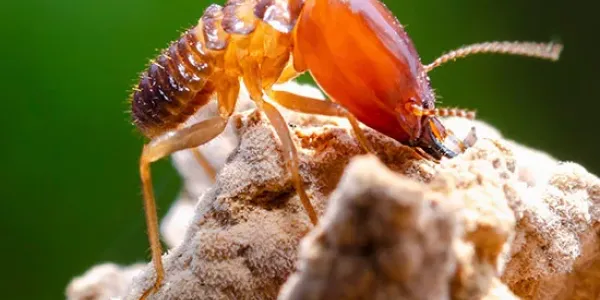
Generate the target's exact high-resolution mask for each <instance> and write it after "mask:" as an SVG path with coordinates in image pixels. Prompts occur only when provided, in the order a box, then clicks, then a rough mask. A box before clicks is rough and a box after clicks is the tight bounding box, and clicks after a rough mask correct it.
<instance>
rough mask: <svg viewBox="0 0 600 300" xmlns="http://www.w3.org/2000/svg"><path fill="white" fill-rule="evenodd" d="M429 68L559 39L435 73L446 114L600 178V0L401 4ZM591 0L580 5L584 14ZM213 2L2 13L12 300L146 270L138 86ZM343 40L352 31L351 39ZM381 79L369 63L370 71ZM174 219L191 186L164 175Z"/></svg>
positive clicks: (112, 0)
mask: <svg viewBox="0 0 600 300" xmlns="http://www.w3.org/2000/svg"><path fill="white" fill-rule="evenodd" d="M386 2H387V4H388V6H389V7H390V8H391V9H392V10H393V11H394V12H395V13H396V15H397V16H398V17H399V19H400V20H401V22H402V23H403V24H405V25H407V30H408V32H409V34H410V35H411V37H412V38H413V40H414V42H415V44H416V46H417V49H418V50H419V52H420V54H421V57H422V59H423V61H424V62H429V61H431V60H433V59H434V58H435V57H436V56H437V55H439V54H441V53H442V52H443V51H446V50H450V49H452V48H455V47H457V46H460V45H462V44H467V43H473V42H481V41H487V40H537V41H546V40H550V39H552V40H558V41H562V42H564V43H565V45H566V48H565V49H566V50H565V52H564V55H563V57H562V59H561V61H560V62H559V63H549V62H546V61H540V60H535V59H529V58H519V57H501V56H478V57H473V58H470V59H466V60H464V61H461V62H457V63H453V64H449V65H447V66H445V67H443V68H440V69H438V70H435V71H434V72H433V73H432V74H431V77H432V84H433V86H434V87H435V88H436V90H437V92H438V94H439V95H440V96H442V99H441V100H442V102H443V105H446V106H460V107H465V108H474V109H476V110H477V111H478V113H479V116H480V118H481V119H483V120H485V121H488V122H490V123H492V124H494V125H495V126H497V127H498V128H499V129H501V130H502V132H503V133H504V134H505V136H507V137H509V138H511V139H514V140H517V141H519V142H522V143H524V144H526V145H530V146H532V147H535V148H539V149H544V150H545V151H547V152H549V153H550V154H552V155H554V156H555V157H557V158H559V159H561V160H573V161H576V162H579V163H581V164H583V165H584V166H585V167H587V168H588V169H589V170H590V171H592V172H594V173H596V174H597V173H598V172H599V171H600V161H599V160H598V159H597V157H596V156H597V150H596V149H598V146H599V142H598V139H597V138H596V135H595V134H596V132H595V130H596V129H597V128H598V125H597V123H596V120H597V116H596V112H597V111H599V108H600V104H598V101H596V99H597V98H598V90H597V87H598V86H597V84H600V76H599V75H598V71H597V70H598V67H600V64H599V63H598V60H597V58H596V55H597V54H596V52H597V50H596V49H597V48H596V47H595V45H594V43H595V42H596V41H595V39H596V38H597V30H598V29H600V21H599V20H598V18H597V16H595V14H596V11H597V8H595V7H590V6H591V5H595V6H597V4H596V3H593V2H592V1H590V2H589V5H588V4H587V3H586V2H585V1H573V2H571V3H568V2H567V1H557V0H551V1H542V0H530V1H521V0H505V1H481V0H454V1H448V0H419V1H417V0H402V1H400V0H388V1H386ZM577 2H579V3H577ZM208 4H209V2H208V1H206V0H174V1H166V0H128V1H116V0H104V1H96V0H90V1H73V0H62V1H61V0H57V1H42V0H30V1H20V2H19V1H7V2H5V3H3V5H2V9H1V10H2V11H1V12H0V16H1V18H0V25H1V26H0V33H1V37H2V45H1V47H0V58H1V61H2V67H3V68H2V73H1V75H0V76H1V77H2V78H1V79H2V80H0V82H1V85H2V92H3V93H2V108H3V109H2V111H3V114H2V117H1V118H0V125H1V127H0V128H2V129H3V133H2V140H1V143H2V147H1V148H0V149H1V151H2V152H1V154H2V155H1V157H2V159H3V163H2V166H1V167H0V169H1V170H2V172H1V173H0V174H1V176H2V178H1V180H0V195H2V197H3V199H2V200H3V201H2V209H0V229H2V247H1V250H0V251H1V253H0V254H1V257H2V258H3V263H2V267H3V272H2V275H1V276H2V278H1V280H0V286H2V291H3V292H2V294H3V296H4V298H5V299H61V298H64V289H65V287H66V285H67V283H68V282H69V280H70V279H71V278H72V277H73V276H75V275H79V274H81V273H83V272H84V271H86V270H87V269H88V268H89V267H91V266H92V265H94V264H97V263H100V262H103V261H113V262H117V263H123V264H129V263H133V262H136V261H142V260H146V259H147V257H148V254H149V252H148V245H147V242H146V236H145V225H144V220H143V210H142V202H141V196H140V191H139V179H138V166H137V163H138V156H139V153H140V149H141V145H142V142H143V140H142V138H141V137H140V136H139V134H137V133H136V132H135V130H134V128H133V127H132V126H131V125H130V123H129V116H128V115H127V110H128V109H129V108H128V103H127V102H126V100H127V96H128V93H129V89H130V88H131V87H132V85H133V84H134V83H135V82H136V79H137V74H138V73H139V72H140V71H141V70H142V69H143V68H144V66H145V65H146V63H147V61H148V59H149V58H151V57H153V56H154V55H155V54H156V53H157V51H156V49H157V48H163V47H165V46H166V44H167V42H168V41H171V40H173V39H175V38H177V37H178V33H179V32H181V31H182V29H184V28H186V27H189V26H191V25H193V24H195V22H196V20H197V18H198V17H199V16H200V15H201V14H202V11H203V10H204V8H205V7H206V6H207V5H208ZM341 30H343V29H341ZM366 67H368V66H366ZM153 174H154V182H155V191H156V195H157V197H158V202H159V207H161V208H162V209H161V211H160V212H161V213H165V212H166V210H167V208H168V205H169V203H170V202H171V201H172V199H173V198H174V197H175V195H176V193H177V189H178V187H179V182H180V180H179V178H178V177H177V174H176V173H175V172H174V171H173V170H172V168H171V166H170V165H169V162H168V160H165V161H163V162H161V163H158V164H156V165H154V166H153Z"/></svg>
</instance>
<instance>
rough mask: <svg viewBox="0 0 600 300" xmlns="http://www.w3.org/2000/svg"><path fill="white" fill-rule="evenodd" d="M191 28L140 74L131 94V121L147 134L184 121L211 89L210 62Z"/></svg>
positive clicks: (152, 134) (156, 133) (175, 125)
mask: <svg viewBox="0 0 600 300" xmlns="http://www.w3.org/2000/svg"><path fill="white" fill-rule="evenodd" d="M194 32H195V30H194V29H191V30H189V31H187V32H186V33H184V34H183V35H182V37H181V38H180V39H179V40H178V41H176V42H174V43H172V44H171V45H170V46H169V48H167V49H166V50H164V51H163V52H162V53H161V54H160V55H159V57H158V58H157V59H156V61H153V62H152V63H151V65H150V67H149V68H148V70H146V71H145V72H144V73H143V74H142V76H141V80H140V83H139V84H138V86H137V88H136V89H135V91H134V93H133V96H132V103H131V110H132V117H133V122H134V123H135V124H136V126H137V127H138V128H139V129H140V130H141V131H142V133H144V134H145V135H146V136H148V137H153V136H156V135H159V134H161V133H163V132H165V131H167V130H170V129H173V128H175V127H177V125H179V124H181V123H183V122H184V121H185V120H186V119H187V118H189V116H191V115H193V114H194V113H195V112H196V110H197V109H198V108H199V107H201V106H202V105H204V104H206V102H208V100H209V99H210V96H211V95H212V93H213V92H214V86H213V84H212V83H210V81H209V77H210V75H211V73H212V68H213V63H212V61H211V57H209V56H208V55H206V54H203V53H206V52H205V51H204V50H203V47H204V46H203V45H202V44H201V43H200V42H199V41H198V40H197V38H196V36H195V34H194Z"/></svg>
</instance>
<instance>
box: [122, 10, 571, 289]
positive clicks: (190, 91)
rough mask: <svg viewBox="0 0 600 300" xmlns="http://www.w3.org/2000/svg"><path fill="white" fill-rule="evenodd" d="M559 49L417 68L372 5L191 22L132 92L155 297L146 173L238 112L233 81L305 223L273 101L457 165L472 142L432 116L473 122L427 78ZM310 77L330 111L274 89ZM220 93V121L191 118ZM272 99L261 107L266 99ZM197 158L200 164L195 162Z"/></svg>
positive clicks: (405, 40) (514, 47) (487, 46)
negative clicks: (279, 156)
mask: <svg viewBox="0 0 600 300" xmlns="http://www.w3.org/2000/svg"><path fill="white" fill-rule="evenodd" d="M561 50H562V45H560V44H555V43H529V42H489V43H481V44H473V45H469V46H464V47H461V48H458V49H457V50H454V51H451V52H449V53H447V54H444V55H442V56H441V57H440V58H438V59H436V60H435V61H434V62H433V63H431V64H429V65H423V64H422V63H421V60H420V57H419V55H418V54H417V51H416V49H415V47H414V45H413V43H412V41H411V39H410V38H409V37H408V35H407V33H406V32H405V30H404V28H403V26H402V25H401V24H400V22H399V21H398V20H397V19H396V17H395V16H394V15H393V14H392V13H391V12H390V11H389V10H388V9H387V8H386V7H385V5H384V4H383V3H382V2H380V1H378V0H229V1H227V3H226V4H225V6H224V7H221V6H219V5H216V4H213V5H210V6H209V7H208V8H207V9H206V10H205V12H204V14H203V16H202V17H201V18H200V20H199V22H198V24H197V25H196V26H194V27H193V28H191V29H189V30H188V31H186V32H184V33H183V34H182V35H181V37H180V38H179V39H178V40H177V41H175V42H172V43H171V45H170V46H169V47H168V48H167V49H166V50H164V51H163V52H162V53H161V54H160V55H159V56H158V58H157V59H156V60H154V61H152V62H151V64H150V66H149V68H148V69H147V70H146V71H145V72H144V73H143V74H142V76H141V80H140V82H139V84H138V85H137V87H136V88H135V89H134V92H133V94H132V97H131V99H132V102H131V105H132V117H133V123H134V124H135V125H136V126H137V127H138V128H139V130H140V131H141V132H142V133H143V134H144V135H145V136H146V137H148V138H149V139H150V141H149V142H148V143H147V144H146V145H145V146H144V148H143V151H142V154H141V159H140V174H141V180H142V186H143V197H144V204H145V214H146V222H147V225H148V236H149V241H150V245H151V249H152V261H153V263H154V268H155V270H156V278H155V283H154V285H153V286H152V287H151V288H149V289H148V290H146V291H145V292H144V293H143V295H142V296H141V299H145V298H146V297H147V296H148V295H150V294H151V293H153V292H154V291H156V290H158V289H159V287H160V286H161V283H162V281H163V278H164V269H163V265H162V262H161V253H162V249H161V245H160V241H159V232H158V221H157V216H156V208H155V200H154V195H153V190H152V183H151V176H150V164H151V163H152V162H154V161H157V160H159V159H161V158H164V157H166V156H168V155H170V154H171V153H173V152H176V151H179V150H184V149H195V148H196V147H198V146H200V145H202V144H204V143H206V142H208V141H210V140H212V139H213V138H215V137H216V136H218V135H219V134H220V133H221V132H222V131H223V130H224V128H225V126H226V125H227V122H228V120H229V118H230V116H231V115H232V113H233V112H234V107H235V104H236V101H237V98H238V92H239V90H240V81H241V80H242V81H243V83H244V85H245V86H246V87H247V89H248V91H249V95H250V98H251V99H252V100H253V101H254V103H255V104H256V107H257V109H258V110H260V111H261V112H262V113H264V115H265V116H266V117H267V119H268V120H269V122H270V123H271V125H272V126H273V128H274V130H275V133H276V135H277V136H278V139H279V141H280V142H281V147H282V149H283V154H284V159H285V161H286V164H287V167H288V168H289V171H290V173H291V177H292V181H293V184H294V188H295V190H296V193H297V194H298V196H299V198H300V200H301V202H302V205H303V206H304V209H305V210H306V212H307V214H308V217H309V218H310V221H311V222H312V223H313V224H316V223H317V214H316V213H315V210H314V209H313V207H312V205H311V203H310V201H309V197H308V196H307V194H306V192H305V190H304V187H303V181H302V178H301V176H300V172H299V168H298V164H299V163H298V155H297V150H296V147H295V145H294V142H293V140H292V138H291V137H290V132H289V129H288V127H287V124H286V122H285V120H284V119H283V117H282V115H281V114H280V113H279V111H278V110H277V108H276V107H275V106H274V105H273V104H272V103H277V104H279V105H281V106H282V107H284V108H287V109H290V110H294V111H297V112H301V113H310V114H319V115H327V116H337V117H343V118H347V119H348V120H349V121H350V124H351V126H352V129H353V133H354V135H355V137H356V138H357V140H358V142H359V144H360V145H361V147H362V148H363V149H364V150H365V151H370V145H369V143H368V141H367V140H366V139H365V136H364V134H363V132H362V130H361V127H360V126H359V121H360V122H362V123H363V124H364V125H366V126H368V127H371V128H373V129H375V130H377V131H379V132H381V133H382V134H385V135H387V136H389V137H391V138H393V139H395V140H397V141H399V142H401V143H404V144H407V145H410V146H413V147H415V148H416V149H420V150H421V152H423V153H424V154H426V155H428V156H430V158H432V159H434V160H437V159H441V158H443V157H448V158H451V157H454V156H456V155H458V154H460V153H461V152H463V151H464V150H465V149H466V148H467V147H468V146H469V144H470V142H466V141H461V140H459V139H458V138H457V137H455V136H454V134H452V133H451V132H450V131H449V130H447V129H446V128H444V126H443V124H442V123H441V121H440V120H439V119H438V117H439V116H445V115H459V116H463V117H467V118H473V117H474V114H473V113H470V112H467V111H464V110H448V109H436V108H435V106H434V103H435V96H434V92H433V90H432V88H431V86H430V81H429V77H428V75H427V74H428V72H429V71H431V70H433V69H434V68H436V67H438V66H440V65H442V64H444V63H445V62H448V61H451V60H454V59H457V58H461V57H465V56H469V55H472V54H476V53H505V54H513V55H524V56H531V57H537V58H542V59H549V60H557V59H558V57H559V54H560V52H561ZM304 72H309V73H310V74H311V75H312V77H313V78H314V80H315V81H316V82H317V84H318V85H319V86H320V88H321V89H322V90H323V91H324V93H325V94H326V95H327V96H328V97H329V99H328V100H327V101H321V100H317V99H311V98H307V97H304V96H300V95H296V94H292V93H290V92H284V91H276V90H273V88H272V87H273V85H275V84H278V83H283V82H286V81H289V80H291V79H293V78H295V77H296V76H298V75H299V74H302V73H304ZM214 95H216V101H217V104H218V111H219V113H218V115H217V116H214V117H212V118H209V119H207V120H204V121H201V122H195V121H190V120H193V118H190V116H192V115H194V113H195V112H196V111H197V110H198V109H199V108H200V107H202V106H204V105H205V104H207V102H209V100H210V99H213V98H212V97H213V96H214ZM265 95H266V96H268V97H265ZM195 155H196V157H198V158H199V160H200V161H201V162H202V157H201V155H200V153H198V152H195Z"/></svg>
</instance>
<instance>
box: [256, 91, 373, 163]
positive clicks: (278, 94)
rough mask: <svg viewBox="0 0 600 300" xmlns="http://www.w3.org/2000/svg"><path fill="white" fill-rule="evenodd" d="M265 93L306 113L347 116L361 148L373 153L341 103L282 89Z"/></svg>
mask: <svg viewBox="0 0 600 300" xmlns="http://www.w3.org/2000/svg"><path fill="white" fill-rule="evenodd" d="M267 94H268V95H269V97H270V98H271V99H272V100H273V101H275V102H277V103H279V104H280V105H281V106H283V107H285V108H287V109H290V110H293V111H297V112H301V113H307V114H317V115H323V116H334V117H342V118H347V119H348V121H349V122H350V125H351V126H352V131H353V132H354V135H355V136H356V139H357V140H358V142H359V144H360V146H361V148H363V150H364V151H365V152H367V153H373V150H372V149H373V148H372V147H371V144H370V143H369V141H368V140H367V138H366V137H365V134H364V132H363V130H362V129H361V128H360V125H359V124H358V121H357V120H356V118H355V117H354V116H353V115H352V114H350V113H349V112H348V111H347V110H346V109H344V108H343V107H342V106H341V105H339V104H337V103H334V102H331V101H322V100H319V99H314V98H309V97H306V96H302V95H298V94H294V93H290V92H284V91H274V90H271V91H268V92H267Z"/></svg>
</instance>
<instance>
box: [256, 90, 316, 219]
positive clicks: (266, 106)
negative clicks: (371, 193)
mask: <svg viewBox="0 0 600 300" xmlns="http://www.w3.org/2000/svg"><path fill="white" fill-rule="evenodd" d="M259 107H260V108H261V110H262V111H263V112H264V113H265V114H266V115H267V118H268V119H269V122H270V123H271V125H273V128H275V132H277V136H278V137H279V140H280V141H281V144H282V147H283V153H284V157H285V160H286V161H287V163H288V167H289V169H290V173H291V174H292V182H293V183H294V187H295V189H296V193H298V197H300V201H301V202H302V206H304V209H305V210H306V212H307V214H308V217H309V218H310V221H311V222H312V223H313V224H314V225H316V224H317V221H318V218H317V213H316V212H315V209H314V207H313V205H312V204H311V203H310V199H309V198H308V195H307V194H306V191H305V189H304V184H303V181H302V176H300V167H299V163H298V161H299V160H298V152H297V150H296V146H295V145H294V142H293V141H292V137H291V136H290V131H289V129H288V127H287V123H286V122H285V119H283V116H282V115H281V113H279V111H278V110H277V108H275V106H273V105H272V104H270V103H268V102H266V101H262V102H261V104H260V105H259Z"/></svg>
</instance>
